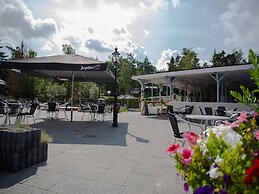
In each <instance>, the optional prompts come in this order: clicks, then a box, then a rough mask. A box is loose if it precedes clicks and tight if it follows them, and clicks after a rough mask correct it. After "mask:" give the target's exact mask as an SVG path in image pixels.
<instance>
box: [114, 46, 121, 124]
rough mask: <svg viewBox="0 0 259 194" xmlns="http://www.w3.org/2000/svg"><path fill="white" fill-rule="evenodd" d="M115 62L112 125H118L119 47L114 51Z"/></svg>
mask: <svg viewBox="0 0 259 194" xmlns="http://www.w3.org/2000/svg"><path fill="white" fill-rule="evenodd" d="M112 56H113V62H114V100H113V123H112V127H118V108H117V73H118V58H119V56H120V53H119V52H118V48H117V47H116V48H115V51H114V52H113V53H112Z"/></svg>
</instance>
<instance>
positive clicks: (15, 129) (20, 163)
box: [0, 123, 52, 172]
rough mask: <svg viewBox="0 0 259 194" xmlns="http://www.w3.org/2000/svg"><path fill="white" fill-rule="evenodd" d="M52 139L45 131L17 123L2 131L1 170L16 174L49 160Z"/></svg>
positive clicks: (0, 135) (0, 131) (0, 147)
mask: <svg viewBox="0 0 259 194" xmlns="http://www.w3.org/2000/svg"><path fill="white" fill-rule="evenodd" d="M51 141H52V138H51V137H50V136H49V135H48V134H47V133H46V132H44V131H43V130H41V129H35V128H31V127H29V126H28V125H26V124H23V123H17V124H15V125H9V126H6V127H2V128H1V129H0V170H5V171H12V172H16V171H18V170H22V169H24V168H27V167H29V166H31V165H34V164H36V163H39V162H42V161H46V160H47V153H48V152H47V150H48V143H49V142H51Z"/></svg>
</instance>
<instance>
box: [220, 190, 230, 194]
mask: <svg viewBox="0 0 259 194" xmlns="http://www.w3.org/2000/svg"><path fill="white" fill-rule="evenodd" d="M219 194H228V192H227V191H225V190H220V191H219Z"/></svg>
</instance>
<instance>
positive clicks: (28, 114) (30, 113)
mask: <svg viewBox="0 0 259 194" xmlns="http://www.w3.org/2000/svg"><path fill="white" fill-rule="evenodd" d="M38 105H39V104H31V105H30V108H29V111H28V112H20V113H18V115H17V116H18V117H20V118H21V121H24V120H25V118H26V121H27V124H29V120H28V118H29V117H32V118H33V122H34V124H35V118H34V113H35V111H36V109H37V107H38Z"/></svg>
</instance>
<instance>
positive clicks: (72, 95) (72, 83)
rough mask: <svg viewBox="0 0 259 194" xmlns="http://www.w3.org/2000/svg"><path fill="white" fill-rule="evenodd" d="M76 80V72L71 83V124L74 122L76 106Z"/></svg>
mask: <svg viewBox="0 0 259 194" xmlns="http://www.w3.org/2000/svg"><path fill="white" fill-rule="evenodd" d="M74 79H75V75H74V72H72V82H71V85H72V86H71V122H72V121H73V108H74V107H73V106H74Z"/></svg>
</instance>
